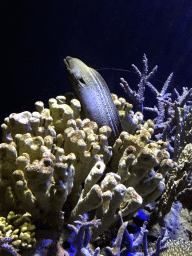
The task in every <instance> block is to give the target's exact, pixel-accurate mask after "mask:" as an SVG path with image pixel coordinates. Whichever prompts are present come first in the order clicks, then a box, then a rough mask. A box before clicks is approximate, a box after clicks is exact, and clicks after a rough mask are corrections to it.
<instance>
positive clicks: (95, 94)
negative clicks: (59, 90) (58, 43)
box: [64, 56, 123, 145]
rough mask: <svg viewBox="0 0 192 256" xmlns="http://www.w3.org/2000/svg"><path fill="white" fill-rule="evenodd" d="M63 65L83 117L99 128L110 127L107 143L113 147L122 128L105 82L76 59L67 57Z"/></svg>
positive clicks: (94, 71)
mask: <svg viewBox="0 0 192 256" xmlns="http://www.w3.org/2000/svg"><path fill="white" fill-rule="evenodd" d="M64 63H65V67H66V69H67V72H68V75H69V79H70V81H71V84H72V86H73V88H74V90H75V92H76V94H77V96H78V98H79V100H80V102H81V105H82V108H83V111H84V114H85V117H86V118H89V119H90V120H92V121H95V122H96V123H97V124H98V125H99V127H101V126H103V125H107V126H109V127H111V129H112V133H111V136H110V138H109V139H108V141H109V145H113V144H114V142H115V140H116V139H117V138H118V137H119V134H120V133H121V132H122V130H123V128H122V125H121V121H120V119H119V115H118V112H117V109H116V107H115V104H114V103H113V100H112V97H111V93H110V91H109V88H108V86H107V84H106V82H105V81H104V79H103V77H102V76H101V75H100V74H99V73H98V72H97V71H96V70H94V69H92V68H90V67H88V66H87V65H86V64H85V63H83V62H82V61H81V60H79V59H77V58H72V57H69V56H68V57H66V58H65V59H64Z"/></svg>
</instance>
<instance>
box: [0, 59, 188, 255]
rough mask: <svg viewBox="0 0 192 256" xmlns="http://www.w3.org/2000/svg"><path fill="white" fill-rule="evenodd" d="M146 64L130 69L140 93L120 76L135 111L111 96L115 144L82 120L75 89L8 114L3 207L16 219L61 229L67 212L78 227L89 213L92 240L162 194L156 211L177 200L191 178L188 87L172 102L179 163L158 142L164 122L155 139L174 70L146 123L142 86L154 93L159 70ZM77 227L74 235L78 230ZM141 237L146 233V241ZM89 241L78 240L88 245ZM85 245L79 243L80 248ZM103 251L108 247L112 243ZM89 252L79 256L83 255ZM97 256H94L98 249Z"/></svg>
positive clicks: (0, 154) (2, 154) (0, 149)
mask: <svg viewBox="0 0 192 256" xmlns="http://www.w3.org/2000/svg"><path fill="white" fill-rule="evenodd" d="M143 62H144V73H143V74H141V72H140V71H139V70H138V69H137V68H136V67H135V69H136V71H137V73H138V74H139V75H140V77H141V81H140V83H139V91H138V92H137V93H136V92H134V91H132V90H131V89H130V87H129V86H128V84H127V83H126V82H125V81H124V80H122V86H123V87H124V88H125V89H126V90H127V93H128V95H129V96H130V97H132V99H133V101H136V102H137V105H138V106H137V107H138V110H139V111H138V112H135V113H134V111H133V105H132V104H129V103H128V102H126V100H125V99H124V98H118V96H117V95H115V94H112V95H111V96H112V99H113V101H114V104H115V106H116V108H117V111H118V114H119V118H120V120H121V123H122V126H123V129H124V131H123V132H121V134H120V136H119V138H118V139H116V141H115V143H114V145H109V144H108V139H109V138H110V135H111V132H112V129H111V128H110V127H108V126H102V127H99V126H98V124H97V123H96V122H94V121H92V120H89V119H87V118H85V119H82V112H81V103H80V102H79V101H78V100H77V99H76V98H75V97H74V95H73V94H72V93H66V94H65V95H64V96H57V97H56V98H51V99H50V100H49V108H45V107H44V104H43V102H41V101H38V102H36V103H35V107H36V111H34V112H32V113H30V112H28V111H25V112H22V113H18V114H16V113H13V114H11V115H10V116H9V117H7V118H5V120H4V123H3V124H2V125H1V128H2V142H3V143H1V144H0V193H1V209H0V210H2V209H3V211H5V212H6V211H7V213H8V212H9V210H10V209H11V210H12V211H15V212H19V214H20V213H21V216H22V214H24V213H25V212H26V211H27V212H29V213H30V214H31V216H32V218H33V220H34V221H38V222H40V223H42V224H46V225H48V226H51V227H52V228H54V229H55V230H60V231H61V230H62V229H63V223H64V217H65V221H66V222H67V223H68V227H70V225H71V227H72V225H73V223H76V224H79V223H78V222H76V221H77V220H78V218H79V216H80V215H84V214H86V213H88V216H89V217H90V219H89V222H87V224H86V225H85V224H83V225H82V228H81V227H80V230H81V232H83V230H84V231H85V230H90V235H91V237H90V239H89V240H90V243H91V244H93V243H94V241H96V239H97V238H98V237H99V236H100V235H101V234H103V232H104V231H106V230H107V229H109V228H110V226H111V225H112V224H114V223H116V222H117V221H118V219H119V216H122V218H123V219H124V221H128V220H130V219H131V218H132V217H133V216H134V215H135V213H136V212H138V210H140V209H143V208H144V207H145V206H146V205H148V204H149V203H153V202H154V201H155V200H157V199H158V198H159V197H160V196H161V195H162V194H163V195H162V197H161V198H160V200H159V201H158V203H157V208H158V210H159V211H161V213H162V214H163V215H165V214H167V213H168V212H169V211H170V209H171V205H172V203H173V201H174V199H175V198H176V197H177V196H178V195H179V193H181V192H183V193H184V190H185V189H188V188H189V186H190V184H191V180H192V179H191V171H192V167H191V155H192V154H191V141H190V139H189V138H191V137H190V134H191V130H190V129H189V127H190V125H191V114H189V107H186V106H184V104H185V102H188V100H187V99H190V97H191V90H189V91H188V90H186V92H187V93H186V95H187V96H186V97H188V98H187V99H186V100H183V101H182V100H181V99H180V98H179V99H180V101H179V102H180V103H178V105H179V106H178V105H177V104H176V103H173V104H175V105H174V114H175V115H178V116H180V122H179V121H178V122H177V123H174V125H175V126H176V127H177V129H179V128H178V127H179V125H181V123H182V127H183V130H182V133H183V135H182V141H181V139H180V137H179V132H178V131H177V132H176V135H175V144H177V145H179V151H178V152H176V150H175V152H176V153H175V158H174V159H175V160H178V161H177V163H176V162H174V161H173V160H172V159H171V158H170V154H172V153H173V150H171V148H170V144H169V142H168V141H164V140H160V139H159V140H157V138H160V137H162V138H163V135H162V134H163V133H164V132H165V130H166V125H167V124H164V126H163V129H161V132H162V134H161V135H162V136H161V135H159V137H158V136H157V135H158V134H157V131H159V130H158V129H159V121H158V120H160V118H161V120H162V121H163V122H164V118H165V117H164V113H165V111H164V110H165V109H164V107H165V104H168V103H167V100H168V98H169V96H170V94H169V93H167V92H166V90H167V88H168V85H169V82H170V80H171V77H172V75H171V76H170V77H169V79H168V80H167V82H166V83H165V85H164V87H163V89H162V91H161V92H160V93H159V92H156V94H157V96H158V97H157V98H158V109H157V111H156V113H157V115H158V117H157V118H156V119H154V120H153V121H152V120H150V119H149V120H147V121H144V116H143V113H142V111H143V110H147V109H146V108H145V107H143V101H144V91H145V88H144V86H145V85H148V86H149V87H150V88H151V89H152V90H154V88H153V86H152V85H151V84H149V81H148V80H149V79H150V78H151V76H152V75H153V74H154V72H155V71H156V68H154V70H153V71H152V72H151V73H150V74H149V75H147V72H148V66H147V59H146V56H144V60H143ZM178 97H179V96H178ZM180 97H181V96H180ZM168 105H169V106H170V104H168ZM171 106H172V107H173V105H171ZM161 110H162V112H161ZM140 111H141V112H140ZM170 111H171V110H170ZM179 111H180V112H179ZM185 111H188V112H187V116H186V114H185ZM160 112H161V113H160ZM159 115H161V116H159ZM184 119H185V120H184ZM183 120H184V121H185V122H184V121H183ZM173 121H175V119H174V120H173ZM175 126H174V127H175ZM174 129H175V128H174ZM183 138H185V142H184V143H183ZM169 141H170V142H171V143H172V140H171V139H170V140H169ZM19 216H20V215H19ZM23 216H24V215H23ZM122 225H123V224H122ZM122 227H124V226H122ZM27 228H28V227H27ZM124 229H126V225H125V227H124ZM75 232H76V236H78V231H77V230H76V231H75ZM120 233H122V232H120ZM20 236H21V235H20ZM29 236H30V235H29ZM31 236H32V237H33V235H31ZM84 236H86V232H85V234H84ZM2 237H3V234H2ZM81 239H82V237H81ZM143 239H144V238H143ZM146 239H147V233H146V234H145V243H146ZM29 240H30V239H29ZM85 240H86V239H85ZM30 241H31V240H30ZM82 241H83V240H82ZM86 241H88V240H86ZM86 241H84V242H82V243H84V244H86V246H85V247H87V245H88V242H86ZM28 242H29V241H28ZM6 243H7V242H6V241H5V244H6ZM159 243H160V242H159ZM12 244H13V245H14V242H12ZM145 247H146V248H147V246H146V245H145ZM82 248H83V247H82V246H81V245H80V244H77V250H79V251H81V249H82ZM119 248H120V247H119ZM159 248H160V247H159ZM86 250H87V249H86ZM86 250H85V251H86ZM107 250H108V251H110V250H111V251H113V250H112V249H110V247H109V248H108V249H107ZM118 250H119V253H118V254H115V255H121V254H120V251H121V249H118ZM145 250H147V249H145ZM86 253H88V252H87V251H86ZM86 253H85V254H82V255H88V254H86ZM109 254H110V252H109ZM75 255H76V254H75ZM94 255H99V249H98V250H96V251H95V254H94ZM111 255H112V254H111ZM122 255H123V254H122ZM155 255H159V254H155Z"/></svg>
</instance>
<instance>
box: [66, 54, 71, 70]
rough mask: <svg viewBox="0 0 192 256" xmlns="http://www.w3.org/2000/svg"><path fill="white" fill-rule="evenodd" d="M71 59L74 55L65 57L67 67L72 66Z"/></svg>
mask: <svg viewBox="0 0 192 256" xmlns="http://www.w3.org/2000/svg"><path fill="white" fill-rule="evenodd" d="M71 60H72V57H70V56H67V57H66V58H65V59H64V63H65V67H66V68H67V69H69V68H70V61H71Z"/></svg>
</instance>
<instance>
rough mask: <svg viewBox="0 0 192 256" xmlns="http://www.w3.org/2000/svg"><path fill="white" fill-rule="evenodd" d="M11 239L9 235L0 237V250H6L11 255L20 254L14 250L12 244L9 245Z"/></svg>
mask: <svg viewBox="0 0 192 256" xmlns="http://www.w3.org/2000/svg"><path fill="white" fill-rule="evenodd" d="M12 240H13V239H12V238H11V237H0V248H1V249H0V251H7V252H9V253H10V255H12V256H20V254H18V253H17V252H16V250H15V249H14V248H13V247H12V245H9V243H10V242H12ZM1 255H2V252H1Z"/></svg>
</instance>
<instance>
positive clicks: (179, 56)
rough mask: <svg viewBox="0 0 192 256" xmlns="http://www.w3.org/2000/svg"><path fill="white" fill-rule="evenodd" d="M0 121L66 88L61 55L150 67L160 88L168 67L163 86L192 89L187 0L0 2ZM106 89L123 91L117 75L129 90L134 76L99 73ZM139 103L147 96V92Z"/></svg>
mask: <svg viewBox="0 0 192 256" xmlns="http://www.w3.org/2000/svg"><path fill="white" fill-rule="evenodd" d="M2 11H3V23H2V25H3V26H2V32H1V42H2V47H1V50H2V53H3V54H2V56H3V60H2V63H3V68H1V71H2V80H1V101H0V104H1V106H0V107H1V119H0V122H1V123H2V122H3V119H4V118H5V117H6V116H9V114H10V113H12V112H16V113H17V112H22V111H24V110H29V111H31V112H32V111H34V103H35V102H36V101H37V100H41V101H43V102H44V103H46V106H47V101H48V99H49V98H51V97H56V96H57V95H62V94H64V93H65V92H67V91H72V88H71V87H70V83H69V81H68V77H67V73H66V71H65V69H64V64H63V58H65V57H66V56H68V55H69V56H72V57H77V58H79V59H81V60H82V61H84V62H85V63H86V64H87V65H88V66H91V67H93V68H95V69H102V68H118V69H128V70H130V71H133V69H132V67H131V64H135V65H136V66H138V67H139V68H140V69H142V57H143V54H144V53H146V55H147V58H148V59H149V70H151V69H152V68H153V67H154V66H155V65H158V67H159V68H158V72H157V74H156V76H155V77H154V79H153V80H152V83H153V84H154V85H155V86H156V87H157V88H158V89H160V88H161V87H162V86H163V83H162V82H165V80H166V79H167V77H168V75H169V74H170V73H171V72H174V77H173V81H172V83H171V87H170V90H172V89H173V88H174V87H175V88H177V89H178V90H179V91H180V92H181V88H182V87H183V86H185V87H192V1H189V0H172V1H168V0H166V1H165V0H134V1H132V0H102V1H100V0H91V1H90V0H69V1H67V0H63V1H61V0H60V1H59V0H46V1H37V0H23V1H14V2H13V3H11V2H10V1H9V0H4V1H3V8H2ZM99 72H100V73H101V75H102V76H103V77H104V79H105V80H106V82H107V84H108V86H109V88H110V90H111V92H114V93H117V94H118V95H120V96H124V97H126V95H125V94H124V92H123V90H122V88H121V87H120V86H119V78H120V77H124V78H125V79H126V80H127V81H128V82H129V85H130V86H131V87H132V88H133V89H137V87H136V85H137V82H138V78H137V75H136V74H134V73H132V72H120V71H114V70H101V71H99ZM147 93H148V96H149V97H146V105H149V104H150V102H151V99H152V98H151V94H150V92H149V91H147Z"/></svg>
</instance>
